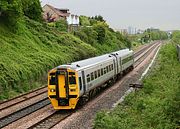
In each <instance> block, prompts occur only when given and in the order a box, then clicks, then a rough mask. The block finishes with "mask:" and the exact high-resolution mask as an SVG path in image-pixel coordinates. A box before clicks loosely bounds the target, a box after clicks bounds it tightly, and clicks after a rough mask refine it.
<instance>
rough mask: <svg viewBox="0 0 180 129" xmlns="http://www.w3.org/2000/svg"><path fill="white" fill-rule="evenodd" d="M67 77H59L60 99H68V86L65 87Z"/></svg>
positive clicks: (62, 75)
mask: <svg viewBox="0 0 180 129" xmlns="http://www.w3.org/2000/svg"><path fill="white" fill-rule="evenodd" d="M65 85H66V84H65V75H64V74H60V75H59V76H58V87H59V89H60V90H59V97H60V98H66V86H65Z"/></svg>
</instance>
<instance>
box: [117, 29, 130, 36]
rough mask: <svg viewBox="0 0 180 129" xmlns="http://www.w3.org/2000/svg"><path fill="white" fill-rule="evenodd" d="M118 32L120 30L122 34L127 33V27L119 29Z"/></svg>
mask: <svg viewBox="0 0 180 129" xmlns="http://www.w3.org/2000/svg"><path fill="white" fill-rule="evenodd" d="M119 32H120V33H121V34H122V35H127V34H128V30H127V29H120V30H119Z"/></svg>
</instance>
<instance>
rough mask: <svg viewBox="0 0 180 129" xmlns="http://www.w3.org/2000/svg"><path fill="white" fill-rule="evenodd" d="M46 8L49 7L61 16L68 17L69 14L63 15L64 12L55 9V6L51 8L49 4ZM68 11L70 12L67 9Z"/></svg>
mask: <svg viewBox="0 0 180 129" xmlns="http://www.w3.org/2000/svg"><path fill="white" fill-rule="evenodd" d="M45 6H48V7H49V8H51V9H52V10H53V11H54V12H55V13H56V14H57V15H59V16H63V17H66V16H68V13H63V12H62V11H60V10H61V9H57V8H54V7H53V6H51V5H49V4H46V5H45ZM67 10H69V9H67Z"/></svg>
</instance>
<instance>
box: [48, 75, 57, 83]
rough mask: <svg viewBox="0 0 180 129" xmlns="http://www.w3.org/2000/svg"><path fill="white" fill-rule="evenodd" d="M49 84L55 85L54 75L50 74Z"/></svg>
mask: <svg viewBox="0 0 180 129" xmlns="http://www.w3.org/2000/svg"><path fill="white" fill-rule="evenodd" d="M49 85H56V77H55V76H50V80H49Z"/></svg>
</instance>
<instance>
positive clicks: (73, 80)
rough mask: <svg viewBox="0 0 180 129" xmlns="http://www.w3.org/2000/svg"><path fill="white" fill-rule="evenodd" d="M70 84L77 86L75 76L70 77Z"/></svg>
mask: <svg viewBox="0 0 180 129" xmlns="http://www.w3.org/2000/svg"><path fill="white" fill-rule="evenodd" d="M69 84H70V85H72V84H76V78H75V76H72V75H71V76H70V77H69Z"/></svg>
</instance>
